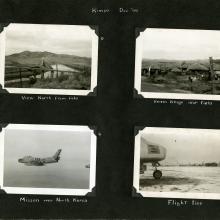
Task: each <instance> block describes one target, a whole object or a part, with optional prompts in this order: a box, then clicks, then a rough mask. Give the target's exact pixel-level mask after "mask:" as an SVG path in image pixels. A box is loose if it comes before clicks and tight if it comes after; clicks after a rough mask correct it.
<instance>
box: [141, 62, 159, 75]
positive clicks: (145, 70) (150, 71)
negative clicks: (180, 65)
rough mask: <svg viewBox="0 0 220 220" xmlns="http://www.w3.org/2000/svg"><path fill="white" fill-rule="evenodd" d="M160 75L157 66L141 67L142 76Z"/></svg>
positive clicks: (155, 64)
mask: <svg viewBox="0 0 220 220" xmlns="http://www.w3.org/2000/svg"><path fill="white" fill-rule="evenodd" d="M160 73H161V68H160V66H159V64H157V63H154V64H150V65H142V75H145V76H146V75H148V76H154V75H159V74H160Z"/></svg>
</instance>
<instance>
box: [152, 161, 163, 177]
mask: <svg viewBox="0 0 220 220" xmlns="http://www.w3.org/2000/svg"><path fill="white" fill-rule="evenodd" d="M152 166H153V167H154V172H153V177H154V179H156V180H159V179H160V178H161V177H162V171H160V170H158V169H157V167H159V166H160V164H159V163H158V162H156V163H152Z"/></svg>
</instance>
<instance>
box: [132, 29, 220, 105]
mask: <svg viewBox="0 0 220 220" xmlns="http://www.w3.org/2000/svg"><path fill="white" fill-rule="evenodd" d="M149 28H151V27H148V28H146V29H145V30H144V31H141V32H140V35H139V36H138V37H137V38H136V48H135V77H134V88H135V89H136V90H137V92H138V94H139V95H142V96H143V97H144V98H151V99H152V98H158V99H190V100H191V99H196V100H213V101H214V100H220V95H212V94H210V95H204V94H184V93H165V92H142V91H141V69H142V58H143V39H144V32H145V31H147V30H148V29H149ZM151 29H162V28H151ZM163 29H169V30H172V29H173V30H176V29H174V28H163ZM181 30H192V31H193V30H196V29H181ZM207 31H212V30H207ZM219 31H220V30H219Z"/></svg>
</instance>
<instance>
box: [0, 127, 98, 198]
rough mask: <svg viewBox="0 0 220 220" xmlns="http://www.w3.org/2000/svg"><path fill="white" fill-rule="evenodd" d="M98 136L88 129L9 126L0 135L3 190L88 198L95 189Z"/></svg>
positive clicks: (0, 170)
mask: <svg viewBox="0 0 220 220" xmlns="http://www.w3.org/2000/svg"><path fill="white" fill-rule="evenodd" d="M95 178H96V135H95V133H94V130H92V129H90V128H89V127H88V126H69V125H33V124H9V125H7V126H6V127H4V128H2V131H1V133H0V190H1V189H2V190H4V191H5V192H6V193H13V194H47V195H86V194H87V193H89V192H91V191H92V189H93V188H94V187H95Z"/></svg>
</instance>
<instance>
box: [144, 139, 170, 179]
mask: <svg viewBox="0 0 220 220" xmlns="http://www.w3.org/2000/svg"><path fill="white" fill-rule="evenodd" d="M140 155H141V156H140V173H144V171H145V170H147V165H146V163H151V164H152V166H153V167H154V172H153V177H154V178H155V179H160V178H161V177H162V171H160V170H158V169H157V167H158V166H160V164H159V161H161V160H164V159H165V157H166V148H165V147H163V146H160V145H158V144H154V143H150V142H149V141H147V140H146V139H145V138H143V137H142V138H141V150H140Z"/></svg>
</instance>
